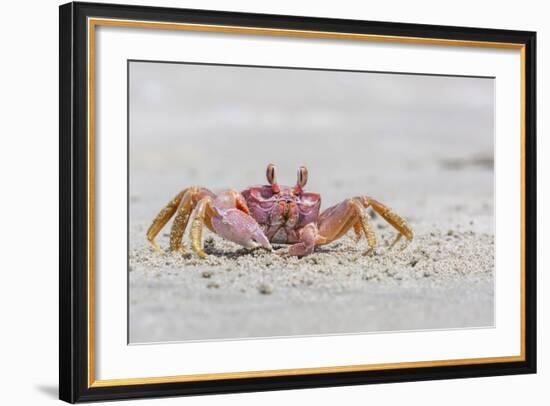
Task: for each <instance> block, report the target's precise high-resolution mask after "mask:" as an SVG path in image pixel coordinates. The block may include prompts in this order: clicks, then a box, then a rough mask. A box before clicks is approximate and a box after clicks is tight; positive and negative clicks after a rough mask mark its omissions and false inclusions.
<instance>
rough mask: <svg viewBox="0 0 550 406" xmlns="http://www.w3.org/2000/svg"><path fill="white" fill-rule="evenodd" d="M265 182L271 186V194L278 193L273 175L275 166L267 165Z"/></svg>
mask: <svg viewBox="0 0 550 406" xmlns="http://www.w3.org/2000/svg"><path fill="white" fill-rule="evenodd" d="M265 174H266V177H267V181H268V182H269V184H270V185H271V189H272V190H273V193H279V192H280V188H279V185H277V176H276V175H275V165H273V164H269V165H267V170H266V172H265Z"/></svg>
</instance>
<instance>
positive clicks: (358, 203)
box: [147, 164, 413, 258]
mask: <svg viewBox="0 0 550 406" xmlns="http://www.w3.org/2000/svg"><path fill="white" fill-rule="evenodd" d="M307 176H308V172H307V169H306V168H305V167H300V168H299V169H298V180H297V182H296V185H295V186H293V187H289V186H282V185H279V184H278V183H277V178H276V176H275V166H274V165H272V164H269V165H268V166H267V181H268V182H269V185H263V186H252V187H249V188H247V189H245V190H243V191H242V192H241V193H239V192H237V191H236V190H227V191H224V192H221V193H219V194H217V195H216V194H214V193H212V192H211V191H210V190H208V189H206V188H203V187H198V186H195V187H190V188H187V189H185V190H183V191H181V192H180V193H178V194H177V195H176V196H175V197H174V198H173V199H172V200H171V201H170V202H169V203H168V204H167V205H166V206H165V207H164V208H163V209H162V210H161V212H160V213H159V214H158V215H157V217H156V218H155V219H154V220H153V224H151V227H149V229H148V230H147V239H148V240H149V242H150V243H151V245H152V246H153V248H154V249H155V250H158V251H161V250H160V247H159V246H158V245H157V243H156V242H155V237H156V235H157V234H158V233H159V232H160V230H161V229H162V228H163V227H164V226H165V225H166V223H167V222H168V220H169V219H170V218H171V217H172V216H173V215H174V214H176V217H175V219H174V222H173V224H172V229H171V232H170V250H171V251H182V250H183V245H182V237H183V234H184V232H185V229H186V228H187V223H188V222H189V218H190V216H191V213H192V212H195V215H194V218H193V221H192V223H191V231H190V239H191V247H192V249H193V251H194V252H195V253H196V254H197V255H198V256H200V257H202V258H204V257H206V254H205V253H204V250H203V248H202V245H203V244H202V229H203V225H206V227H208V229H209V230H210V231H212V232H214V233H216V234H218V235H219V236H221V237H223V238H225V239H226V240H229V241H233V242H234V243H237V244H239V245H241V246H243V247H245V248H256V247H263V248H265V249H267V250H269V251H271V250H272V247H271V243H275V244H290V248H289V250H288V253H289V254H290V255H293V256H297V257H303V256H306V255H309V254H311V253H312V252H313V251H314V249H315V247H316V246H319V245H324V244H328V243H330V242H332V241H335V240H337V239H339V238H340V237H342V236H343V235H345V234H346V233H347V232H348V231H349V230H350V229H351V228H353V230H354V231H355V235H356V241H359V240H360V239H361V237H362V236H365V237H366V239H367V244H368V249H367V250H366V251H365V253H364V254H369V253H372V252H374V248H375V246H376V236H375V234H374V231H373V229H372V226H371V222H370V217H369V214H368V213H367V210H366V209H367V208H368V207H372V209H373V210H374V211H375V212H377V213H378V214H380V215H381V216H382V217H383V218H384V219H385V220H386V221H387V222H388V223H390V224H391V225H392V226H393V227H394V228H395V229H396V230H397V231H398V232H399V234H398V235H397V237H396V239H395V240H394V241H393V243H392V244H391V246H393V245H394V244H395V243H396V242H397V241H399V239H400V238H401V237H402V236H405V238H406V239H407V240H409V241H410V240H412V238H413V231H412V229H411V227H410V226H409V225H408V224H407V222H406V221H405V220H404V219H403V218H401V217H400V216H399V215H397V214H396V213H394V212H393V211H392V210H391V209H389V208H388V207H386V206H385V205H383V204H382V203H380V202H378V201H376V200H374V199H372V198H370V197H368V196H358V197H352V198H349V199H346V200H344V201H342V202H341V203H338V204H336V205H334V206H332V207H329V208H328V209H326V210H324V211H323V212H322V213H320V208H321V196H320V195H319V194H318V193H313V192H306V191H305V190H304V187H305V185H306V183H307Z"/></svg>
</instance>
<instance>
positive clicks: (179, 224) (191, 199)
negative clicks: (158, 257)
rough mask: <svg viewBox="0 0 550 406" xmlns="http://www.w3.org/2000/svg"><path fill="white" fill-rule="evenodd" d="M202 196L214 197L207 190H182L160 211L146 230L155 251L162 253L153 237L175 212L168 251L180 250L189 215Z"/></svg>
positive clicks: (194, 188) (193, 188)
mask: <svg viewBox="0 0 550 406" xmlns="http://www.w3.org/2000/svg"><path fill="white" fill-rule="evenodd" d="M203 196H214V194H213V193H212V192H210V191H209V190H208V189H205V188H200V187H196V186H193V187H190V188H187V189H184V190H183V191H181V192H180V193H178V194H177V195H176V196H175V197H174V198H173V199H172V200H171V201H170V202H169V203H168V204H167V205H166V206H165V207H164V208H163V209H162V210H161V211H160V213H159V214H158V215H157V217H155V219H154V220H153V223H152V224H151V226H150V227H149V229H148V230H147V240H148V241H149V243H150V244H151V246H152V247H153V249H155V251H159V252H162V250H161V248H160V247H159V246H158V244H157V243H156V242H155V237H156V236H157V235H158V233H159V232H160V230H162V228H163V227H164V226H165V225H166V223H167V222H168V220H170V218H171V217H172V216H173V215H174V213H176V212H177V214H176V218H175V219H174V222H173V224H172V228H171V231H170V250H171V251H179V250H181V248H182V245H181V240H182V236H183V233H184V231H185V228H186V227H187V222H188V221H189V215H190V214H191V212H192V211H193V208H194V206H195V205H196V203H197V201H198V200H200V198H201V197H203Z"/></svg>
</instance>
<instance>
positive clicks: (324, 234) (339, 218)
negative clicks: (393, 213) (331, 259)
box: [316, 198, 376, 254]
mask: <svg viewBox="0 0 550 406" xmlns="http://www.w3.org/2000/svg"><path fill="white" fill-rule="evenodd" d="M352 227H353V229H354V231H355V233H356V235H357V236H359V237H361V236H362V235H365V237H366V238H367V242H368V245H369V248H368V250H367V251H366V252H365V254H368V253H370V252H372V251H373V249H374V247H375V246H376V236H375V234H374V231H373V229H372V226H371V223H370V218H369V215H368V213H367V211H366V210H365V208H364V207H363V205H362V203H361V201H359V200H357V199H355V198H353V199H346V200H344V201H343V202H341V203H339V204H337V205H335V206H332V207H329V208H328V209H326V210H325V211H324V212H323V213H321V215H320V216H319V222H318V228H319V235H318V237H317V240H316V243H317V245H322V244H328V243H330V242H332V241H335V240H337V239H339V238H340V237H342V236H343V235H344V234H346V233H347V232H348V230H349V229H350V228H352Z"/></svg>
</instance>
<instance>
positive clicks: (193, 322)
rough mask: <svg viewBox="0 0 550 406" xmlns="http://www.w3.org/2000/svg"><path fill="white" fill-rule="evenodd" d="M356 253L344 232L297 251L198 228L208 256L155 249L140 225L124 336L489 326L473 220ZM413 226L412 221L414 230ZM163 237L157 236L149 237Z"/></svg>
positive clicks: (487, 285)
mask: <svg viewBox="0 0 550 406" xmlns="http://www.w3.org/2000/svg"><path fill="white" fill-rule="evenodd" d="M375 221H376V224H377V233H378V235H379V238H380V239H381V240H382V243H381V244H380V245H379V247H378V249H377V251H376V253H375V255H373V256H364V255H362V254H363V251H364V250H365V244H366V243H365V241H361V242H359V243H358V244H356V243H355V241H354V239H353V238H352V237H353V236H352V235H351V234H352V233H350V235H349V236H346V237H345V238H343V239H341V240H339V241H337V242H335V243H333V244H330V245H327V246H325V247H321V248H319V249H317V251H316V252H315V253H314V254H313V255H311V256H308V257H305V258H302V259H297V258H293V257H290V258H289V257H286V256H285V255H282V253H284V252H285V251H286V247H285V246H276V248H277V249H276V250H275V252H273V253H270V252H266V251H265V250H262V249H256V250H253V251H248V250H246V249H243V248H240V247H238V246H236V245H235V244H233V243H231V242H227V241H225V240H222V239H221V238H219V237H217V236H215V235H213V234H211V233H208V232H207V233H205V234H206V235H205V248H206V252H207V253H208V254H209V256H208V258H207V259H205V260H202V259H200V258H198V257H196V256H195V255H194V254H192V253H191V252H189V253H186V254H183V255H182V254H170V253H168V254H157V253H154V252H152V251H151V250H150V249H149V248H148V247H147V245H146V244H145V241H144V238H143V234H144V230H145V229H146V228H145V224H144V225H141V226H137V227H136V230H135V231H134V232H133V233H132V238H134V239H136V240H139V239H140V237H141V239H142V240H143V243H142V244H140V247H139V248H135V249H134V250H132V251H131V253H130V273H129V277H130V310H131V311H130V340H131V342H133V343H137V342H157V341H179V340H205V339H228V338H251V337H273V336H294V335H312V334H342V333H358V332H380V331H396V330H417V329H446V328H464V327H489V326H492V325H493V322H494V319H493V299H494V297H493V267H494V256H493V244H494V238H493V235H492V234H489V233H486V232H481V231H478V230H476V227H474V225H475V224H472V225H470V223H468V225H469V227H464V228H463V227H461V226H460V224H457V225H455V226H454V227H448V228H446V229H440V228H432V229H431V230H430V231H421V232H420V233H417V235H416V236H415V238H414V240H413V242H412V243H410V244H408V245H406V246H405V247H403V245H405V244H402V245H397V246H396V247H394V248H393V249H392V250H388V247H387V245H388V242H389V241H390V240H391V238H392V237H393V235H394V234H393V230H391V228H390V227H389V226H387V225H386V224H385V223H384V222H383V220H382V219H380V218H376V219H375ZM421 230H422V229H421ZM159 242H161V244H162V245H164V246H167V236H166V235H163V236H161V238H160V239H159Z"/></svg>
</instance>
